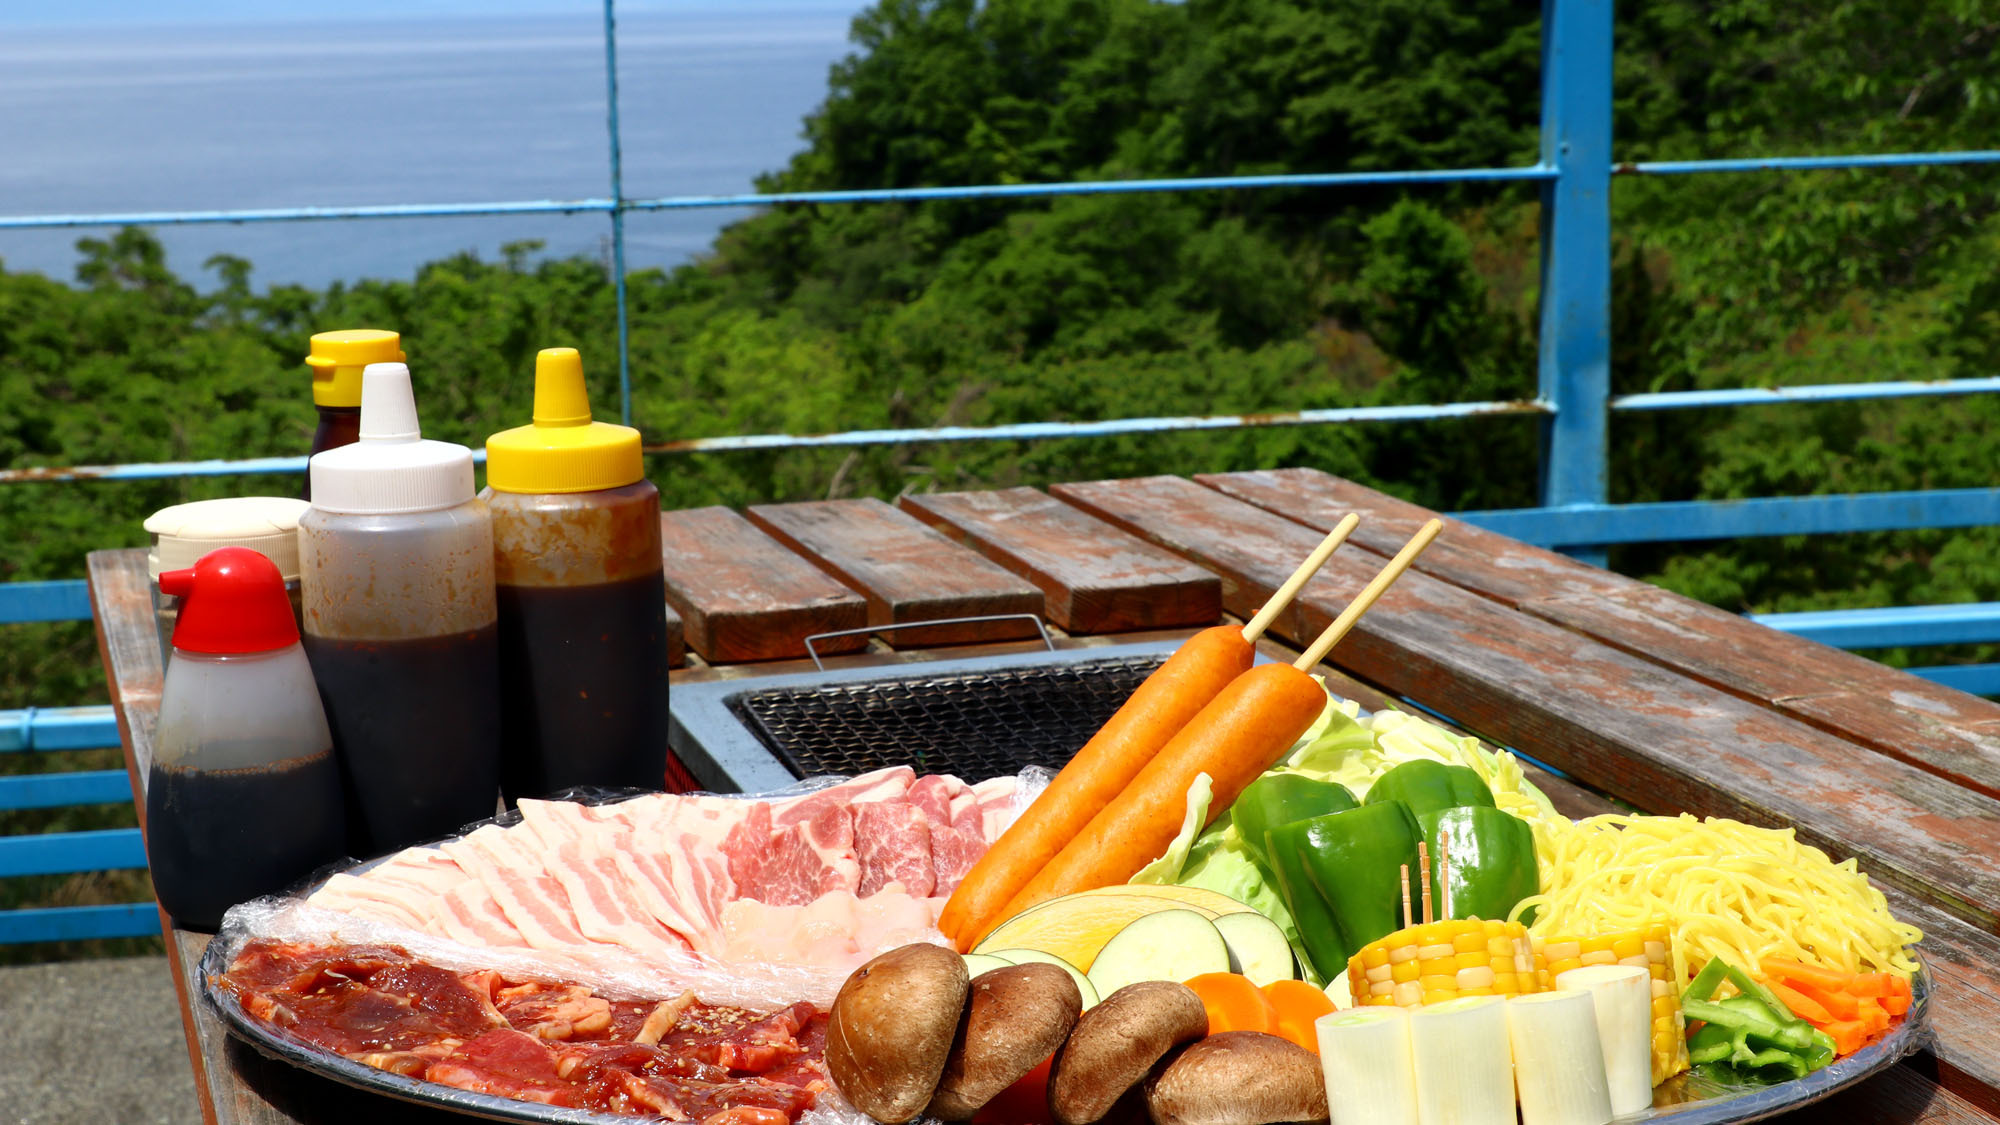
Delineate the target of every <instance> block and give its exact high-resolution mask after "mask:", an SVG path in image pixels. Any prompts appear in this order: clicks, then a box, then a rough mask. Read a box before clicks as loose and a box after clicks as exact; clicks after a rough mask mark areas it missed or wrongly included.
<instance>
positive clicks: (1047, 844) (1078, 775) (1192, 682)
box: [938, 625, 1318, 952]
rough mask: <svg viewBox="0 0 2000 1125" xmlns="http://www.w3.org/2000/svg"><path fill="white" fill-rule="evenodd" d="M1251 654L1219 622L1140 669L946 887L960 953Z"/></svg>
mask: <svg viewBox="0 0 2000 1125" xmlns="http://www.w3.org/2000/svg"><path fill="white" fill-rule="evenodd" d="M1253 657H1254V651H1253V649H1252V646H1251V644H1250V642H1249V641H1246V640H1244V639H1243V630H1242V629H1240V628H1238V627H1236V626H1234V625H1218V626H1216V627H1215V628H1213V629H1204V630H1202V631H1201V632H1199V633H1196V634H1195V635H1194V636H1192V637H1189V638H1188V639H1187V640H1186V641H1185V642H1183V643H1182V644H1181V647H1180V648H1179V649H1177V650H1176V651H1175V652H1174V654H1173V656H1172V657H1170V658H1168V660H1167V662H1166V663H1165V664H1162V665H1161V666H1160V667H1159V668H1158V669H1157V670H1156V671H1154V673H1153V674H1152V675H1150V676H1148V677H1146V682H1145V683H1142V684H1140V685H1139V687H1138V690H1136V691H1134V692H1133V693H1132V696H1131V698H1129V699H1127V700H1126V701H1125V705H1124V706H1122V707H1120V708H1119V709H1118V712H1117V714H1114V715H1112V716H1111V718H1110V720H1109V721H1108V722H1106V723H1105V724H1104V726H1102V727H1101V728H1099V729H1098V732H1097V733H1096V734H1095V735H1093V736H1091V739H1090V741H1089V742H1087V743H1085V744H1084V746H1083V749H1081V750H1078V751H1077V752H1076V756H1075V757H1073V758H1071V759H1070V761H1069V764H1068V765H1066V766H1064V767H1063V768H1062V771H1061V772H1059V773H1057V774H1056V776H1055V780H1053V781H1051V782H1050V783H1049V787H1048V788H1047V789H1046V790H1044V791H1043V792H1042V795H1041V796H1040V797H1037V798H1035V801H1034V803H1033V804H1031V805H1029V806H1028V808H1027V811H1025V812H1023V813H1022V814H1021V817H1020V819H1018V820H1016V821H1015V822H1014V823H1013V824H1012V825H1011V826H1009V827H1008V829H1007V831H1006V832H1004V833H1002V834H1001V836H1000V838H999V839H998V840H996V841H994V842H993V846H992V847H991V848H989V849H987V852H986V854H985V855H984V856H981V857H980V859H979V862H978V863H976V864H974V865H973V867H972V870H971V871H969V872H967V873H966V876H965V879H964V880H963V881H961V882H960V883H959V885H958V889H956V890H954V891H953V892H952V893H951V898H950V900H949V901H947V902H946V903H945V907H944V913H943V914H942V915H941V916H940V917H939V919H938V928H939V929H941V930H943V931H944V932H945V935H946V936H947V937H950V938H951V939H952V941H954V942H956V943H957V945H958V948H959V951H960V952H964V951H967V950H970V949H971V948H972V947H973V946H974V945H976V944H978V942H979V939H980V938H982V937H985V936H986V933H987V931H989V930H991V929H992V928H993V927H994V926H996V925H998V924H999V923H1000V922H1002V921H1005V920H1006V919H1007V918H1009V917H1012V912H1006V913H1003V912H1002V909H1001V908H1002V907H1003V906H1005V905H1006V903H1007V901H1008V900H1009V899H1011V898H1013V897H1014V895H1015V893H1016V892H1018V891H1019V890H1020V889H1021V888H1022V887H1023V886H1025V885H1026V884H1027V883H1028V881H1029V880H1030V879H1032V878H1034V877H1035V873H1036V872H1038V871H1040V870H1041V869H1042V867H1043V865H1044V864H1046V863H1048V862H1049V860H1050V859H1052V858H1054V857H1055V855H1056V853H1057V852H1058V851H1060V850H1061V849H1062V847H1063V845H1064V844H1066V843H1068V842H1069V841H1070V839H1071V838H1072V837H1074V836H1075V835H1076V834H1077V833H1078V832H1079V831H1081V830H1082V829H1083V827H1084V826H1085V825H1086V824H1088V823H1090V820H1091V818H1092V817H1093V816H1095V815H1097V813H1098V810H1100V809H1102V808H1104V807H1105V805H1106V804H1108V803H1109V802H1110V801H1111V800H1112V799H1113V798H1115V797H1116V796H1118V794H1119V793H1120V792H1121V791H1123V790H1124V788H1125V787H1126V785H1127V784H1129V783H1130V782H1131V781H1132V779H1133V778H1134V777H1136V776H1138V775H1139V772H1140V770H1142V769H1144V768H1145V766H1146V764H1147V763H1148V762H1150V761H1152V759H1153V756H1154V755H1155V754H1157V753H1158V752H1159V750H1160V748H1161V747H1162V746H1165V745H1166V744H1167V743H1168V741H1169V740H1170V739H1172V738H1173V737H1174V735H1175V734H1176V733H1177V732H1179V731H1180V729H1181V727H1182V726H1183V725H1185V724H1186V723H1187V722H1188V721H1189V720H1190V719H1192V718H1194V717H1195V715H1196V714H1198V713H1199V712H1200V711H1201V709H1202V708H1203V707H1205V706H1207V705H1208V703H1209V702H1210V701H1211V700H1213V699H1214V698H1215V697H1216V694H1217V693H1219V692H1221V691H1222V690H1223V688H1224V687H1226V686H1227V685H1228V684H1229V683H1230V682H1231V681H1233V680H1235V679H1236V678H1237V677H1238V676H1240V675H1242V674H1243V673H1244V671H1245V670H1247V669H1248V668H1249V667H1250V665H1251V662H1252V660H1253ZM1314 714H1318V712H1317V711H1315V712H1314ZM1170 838H1171V837H1170Z"/></svg>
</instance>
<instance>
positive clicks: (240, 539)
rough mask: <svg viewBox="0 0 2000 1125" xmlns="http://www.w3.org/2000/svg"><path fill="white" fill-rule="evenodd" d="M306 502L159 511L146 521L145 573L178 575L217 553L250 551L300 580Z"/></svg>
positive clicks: (206, 504) (275, 500) (216, 503)
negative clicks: (220, 550)
mask: <svg viewBox="0 0 2000 1125" xmlns="http://www.w3.org/2000/svg"><path fill="white" fill-rule="evenodd" d="M305 510H306V502H305V501H303V500H293V499H288V498H286V497H282V496H232V497H229V498H228V499H224V500H196V501H195V502H193V503H191V504H175V505H174V506H173V507H171V508H161V509H160V510H159V511H157V512H154V513H153V514H152V515H150V516H148V517H146V530H147V531H148V532H150V533H151V534H152V536H153V549H152V550H151V551H149V552H147V554H146V572H147V576H148V577H150V578H158V577H159V576H160V572H161V571H163V570H180V569H181V568H182V567H189V566H193V565H194V564H195V560H197V559H199V558H201V557H202V556H203V555H205V554H207V553H209V552H210V551H213V550H215V549H216V548H217V547H248V548H250V549H251V550H253V551H256V552H258V553H259V554H261V555H263V556H264V557H265V558H267V559H270V560H271V561H272V562H274V563H276V564H278V573H279V575H281V576H282V577H283V578H284V579H285V580H286V581H287V582H289V581H291V580H292V579H295V578H297V577H298V576H299V517H300V516H302V515H304V514H305Z"/></svg>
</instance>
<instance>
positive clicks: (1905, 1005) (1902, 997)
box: [1876, 992, 1910, 1016]
mask: <svg viewBox="0 0 2000 1125" xmlns="http://www.w3.org/2000/svg"><path fill="white" fill-rule="evenodd" d="M1876 1003H1878V1004H1880V1005H1882V1010H1883V1011H1885V1012H1887V1013H1889V1014H1890V1015H1892V1016H1900V1015H1903V1014H1904V1013H1906V1012H1908V1011H1909V1010H1910V997H1909V994H1908V993H1903V992H1898V993H1896V994H1894V995H1891V996H1884V997H1882V998H1881V999H1880V1000H1878V1001H1876Z"/></svg>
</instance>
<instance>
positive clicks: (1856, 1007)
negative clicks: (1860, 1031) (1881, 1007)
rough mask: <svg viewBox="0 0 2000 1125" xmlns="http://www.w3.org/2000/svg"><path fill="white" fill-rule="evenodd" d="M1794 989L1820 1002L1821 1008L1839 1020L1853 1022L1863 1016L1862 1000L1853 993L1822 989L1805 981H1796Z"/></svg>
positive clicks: (1835, 989) (1793, 984) (1793, 983)
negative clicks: (1852, 1020)
mask: <svg viewBox="0 0 2000 1125" xmlns="http://www.w3.org/2000/svg"><path fill="white" fill-rule="evenodd" d="M1792 988H1793V989H1795V990H1796V991H1799V992H1803V993H1805V994H1806V995H1807V996H1809V997H1811V998H1813V999H1814V1000H1817V1001H1819V1003H1820V1006H1821V1007H1823V1008H1825V1009H1826V1010H1827V1012H1828V1013H1829V1014H1831V1015H1832V1016H1833V1018H1834V1019H1837V1020H1851V1019H1854V1018H1856V1017H1857V1016H1859V1015H1860V1014H1861V999H1860V997H1858V996H1855V995H1854V994H1853V993H1851V992H1843V991H1841V990H1840V989H1837V988H1822V987H1820V986H1818V985H1815V984H1809V983H1807V982H1805V981H1800V980H1795V981H1793V982H1792Z"/></svg>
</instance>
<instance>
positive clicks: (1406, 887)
mask: <svg viewBox="0 0 2000 1125" xmlns="http://www.w3.org/2000/svg"><path fill="white" fill-rule="evenodd" d="M1398 870H1400V871H1401V872H1402V873H1403V928H1404V929H1406V930H1407V929H1409V928H1410V865H1409V864H1407V863H1405V864H1402V865H1400V866H1399V868H1398Z"/></svg>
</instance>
